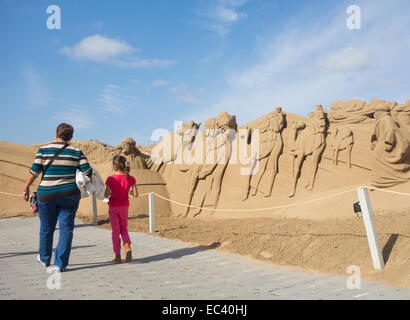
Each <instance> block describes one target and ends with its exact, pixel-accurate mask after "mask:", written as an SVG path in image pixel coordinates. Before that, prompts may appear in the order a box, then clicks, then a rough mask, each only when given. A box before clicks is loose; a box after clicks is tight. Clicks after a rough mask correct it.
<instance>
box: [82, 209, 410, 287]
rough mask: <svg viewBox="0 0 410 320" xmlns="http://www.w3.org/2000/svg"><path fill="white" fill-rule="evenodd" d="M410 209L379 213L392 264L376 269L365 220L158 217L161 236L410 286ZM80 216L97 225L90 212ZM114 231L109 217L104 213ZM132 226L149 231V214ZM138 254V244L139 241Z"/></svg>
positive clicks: (387, 259)
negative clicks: (356, 272)
mask: <svg viewBox="0 0 410 320" xmlns="http://www.w3.org/2000/svg"><path fill="white" fill-rule="evenodd" d="M409 214H410V212H384V213H383V214H382V215H380V214H377V212H376V213H375V216H376V226H377V231H378V234H379V238H380V243H381V247H382V250H383V256H384V260H385V262H386V265H385V268H384V270H383V271H376V270H374V269H373V265H372V261H371V257H370V250H369V245H368V242H367V237H366V232H365V228H364V224H363V219H362V218H358V217H356V216H354V214H352V218H350V219H345V218H343V219H328V220H321V221H313V220H307V219H306V220H305V219H275V218H255V219H252V218H248V219H244V218H241V219H218V220H209V219H208V220H205V219H197V218H196V219H190V218H188V219H181V218H172V217H161V218H159V219H157V224H156V228H157V233H156V234H157V235H158V236H161V237H166V238H170V239H179V240H182V241H186V242H189V243H191V244H196V245H209V244H212V243H215V242H218V243H220V246H219V248H218V250H226V251H229V252H233V253H237V254H241V255H245V256H249V257H252V258H255V259H260V260H264V261H266V262H271V263H274V264H277V265H283V266H291V267H296V268H299V269H302V270H309V271H313V272H323V273H329V274H344V275H347V272H346V270H347V268H348V266H350V265H357V266H359V267H360V271H361V275H362V277H363V278H364V279H368V280H373V281H381V282H384V283H386V284H390V285H394V286H401V287H407V288H410V225H409V223H408V215H409ZM80 219H81V220H83V221H84V222H87V223H92V221H91V219H90V218H89V216H87V217H81V216H80ZM99 223H100V227H101V228H105V229H110V223H109V218H108V217H107V216H105V217H104V216H101V217H99ZM129 230H130V231H137V232H143V233H148V232H149V224H148V216H147V215H145V214H141V215H137V216H133V217H130V219H129ZM134 247H135V248H136V249H135V251H136V254H138V253H137V252H138V244H134Z"/></svg>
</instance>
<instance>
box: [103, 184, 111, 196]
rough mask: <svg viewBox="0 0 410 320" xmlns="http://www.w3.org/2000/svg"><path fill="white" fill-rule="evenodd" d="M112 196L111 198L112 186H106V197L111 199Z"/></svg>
mask: <svg viewBox="0 0 410 320" xmlns="http://www.w3.org/2000/svg"><path fill="white" fill-rule="evenodd" d="M110 196H111V187H110V186H106V187H105V193H104V197H106V198H109V197H110Z"/></svg>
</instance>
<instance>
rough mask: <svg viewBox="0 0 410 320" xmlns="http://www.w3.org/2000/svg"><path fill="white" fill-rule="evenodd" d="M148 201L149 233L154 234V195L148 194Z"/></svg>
mask: <svg viewBox="0 0 410 320" xmlns="http://www.w3.org/2000/svg"><path fill="white" fill-rule="evenodd" d="M148 201H149V204H148V205H149V232H150V233H153V232H155V201H154V193H153V192H150V193H149V195H148Z"/></svg>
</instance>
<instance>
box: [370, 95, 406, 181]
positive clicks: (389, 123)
mask: <svg viewBox="0 0 410 320" xmlns="http://www.w3.org/2000/svg"><path fill="white" fill-rule="evenodd" d="M374 100H375V99H374ZM373 102H374V104H377V106H376V112H375V116H376V125H375V128H374V131H373V134H372V136H371V141H370V142H371V149H372V154H371V167H372V168H371V169H372V184H373V185H374V186H376V187H390V186H393V185H396V184H398V183H404V182H407V181H408V180H409V179H410V142H409V137H407V136H406V134H405V133H404V132H403V131H402V130H400V128H399V126H398V125H397V123H396V122H394V120H393V118H392V115H391V111H390V110H391V103H389V102H388V101H383V100H377V101H376V100H375V101H373Z"/></svg>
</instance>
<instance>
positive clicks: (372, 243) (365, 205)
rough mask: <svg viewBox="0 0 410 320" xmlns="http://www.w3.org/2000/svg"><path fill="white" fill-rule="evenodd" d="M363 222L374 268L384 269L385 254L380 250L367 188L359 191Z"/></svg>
mask: <svg viewBox="0 0 410 320" xmlns="http://www.w3.org/2000/svg"><path fill="white" fill-rule="evenodd" d="M357 194H358V196H359V202H360V207H361V211H362V214H363V222H364V226H365V228H366V234H367V240H368V241H369V247H370V253H371V255H372V260H373V267H374V268H375V269H376V270H382V269H383V268H384V260H383V254H382V251H381V249H380V241H379V236H378V235H377V230H376V223H375V221H374V215H373V209H372V205H371V203H370V198H369V192H368V190H367V188H359V189H357Z"/></svg>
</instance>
